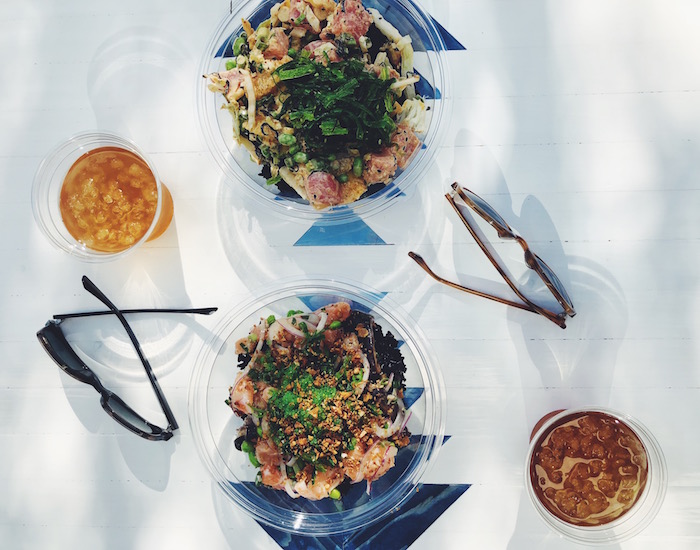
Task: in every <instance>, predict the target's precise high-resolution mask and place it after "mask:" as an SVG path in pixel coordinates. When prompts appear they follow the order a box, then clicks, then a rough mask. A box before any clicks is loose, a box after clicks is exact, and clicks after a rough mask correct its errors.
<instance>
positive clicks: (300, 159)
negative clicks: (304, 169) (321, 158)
mask: <svg viewBox="0 0 700 550" xmlns="http://www.w3.org/2000/svg"><path fill="white" fill-rule="evenodd" d="M308 160H309V155H307V154H306V153H304V151H299V152H298V153H295V154H294V162H296V163H297V164H304V163H305V162H306V161H308Z"/></svg>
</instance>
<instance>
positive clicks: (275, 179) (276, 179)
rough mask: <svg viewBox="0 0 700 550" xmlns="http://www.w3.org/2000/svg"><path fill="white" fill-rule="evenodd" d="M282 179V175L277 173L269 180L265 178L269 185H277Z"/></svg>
mask: <svg viewBox="0 0 700 550" xmlns="http://www.w3.org/2000/svg"><path fill="white" fill-rule="evenodd" d="M281 181H282V176H280V175H277V176H272V177H271V178H268V179H267V180H265V183H266V184H267V185H277V184H278V183H279V182H281Z"/></svg>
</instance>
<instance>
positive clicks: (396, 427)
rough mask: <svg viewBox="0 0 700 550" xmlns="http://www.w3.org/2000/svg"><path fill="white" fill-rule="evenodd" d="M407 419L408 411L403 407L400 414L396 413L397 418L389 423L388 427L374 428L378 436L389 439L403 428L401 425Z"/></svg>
mask: <svg viewBox="0 0 700 550" xmlns="http://www.w3.org/2000/svg"><path fill="white" fill-rule="evenodd" d="M405 420H406V411H405V410H403V409H402V410H400V411H399V412H398V414H397V415H396V418H395V419H394V421H393V422H392V423H391V424H390V425H389V427H388V428H377V429H376V430H374V433H375V434H376V435H377V436H378V437H381V438H382V439H387V438H389V437H391V436H392V435H394V434H395V433H397V432H399V431H400V430H401V426H403V425H404V421H405Z"/></svg>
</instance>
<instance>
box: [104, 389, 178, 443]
mask: <svg viewBox="0 0 700 550" xmlns="http://www.w3.org/2000/svg"><path fill="white" fill-rule="evenodd" d="M101 403H102V408H103V409H104V410H105V411H106V412H107V414H109V415H110V416H111V417H112V418H114V419H115V420H116V421H117V422H119V423H120V424H121V425H122V426H124V427H125V428H126V429H128V430H131V431H132V432H135V433H137V434H139V435H142V436H144V437H146V438H149V439H170V437H171V436H172V433H170V432H164V431H163V430H162V429H161V428H159V427H158V426H155V425H153V424H151V423H150V422H148V421H147V420H144V419H143V418H142V417H141V416H140V415H139V414H138V413H137V412H136V411H134V409H132V408H131V407H129V405H127V404H126V403H125V402H124V401H123V400H122V399H121V398H120V397H119V396H118V395H116V394H114V393H112V392H109V391H107V392H105V393H104V394H103V395H102V399H101Z"/></svg>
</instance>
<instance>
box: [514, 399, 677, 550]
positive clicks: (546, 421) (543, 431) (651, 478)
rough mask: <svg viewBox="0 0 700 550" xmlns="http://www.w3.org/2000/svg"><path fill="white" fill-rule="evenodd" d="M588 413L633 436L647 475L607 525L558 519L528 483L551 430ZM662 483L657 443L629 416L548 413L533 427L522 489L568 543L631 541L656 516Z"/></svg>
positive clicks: (662, 463) (600, 409)
mask: <svg viewBox="0 0 700 550" xmlns="http://www.w3.org/2000/svg"><path fill="white" fill-rule="evenodd" d="M590 412H593V413H602V414H604V415H607V416H609V417H612V418H613V419H615V420H616V421H619V422H620V423H621V424H622V425H626V426H627V428H629V429H630V430H631V431H632V432H633V433H634V434H635V435H636V436H637V438H638V439H639V441H640V442H641V443H642V446H643V447H644V451H645V452H646V457H647V468H648V471H647V479H646V485H645V486H644V488H643V490H642V491H641V492H640V494H639V496H638V498H637V500H636V502H634V504H633V505H632V506H631V508H629V510H627V511H626V512H624V513H623V514H622V515H620V517H618V518H617V519H615V520H613V521H610V522H609V523H603V524H601V525H590V526H582V525H576V524H574V523H570V522H567V521H564V520H563V519H560V518H559V517H557V516H556V515H554V513H552V511H550V510H549V509H548V508H547V507H546V506H545V505H544V504H543V503H542V501H541V500H540V498H539V497H538V495H537V491H536V490H535V488H534V485H533V484H534V483H536V480H533V479H532V478H533V476H531V474H530V470H531V465H532V460H533V457H534V452H535V449H536V448H537V447H538V446H539V445H540V444H541V443H542V442H543V441H544V440H545V438H546V437H547V435H548V434H549V433H550V432H551V431H552V430H553V429H554V428H556V427H557V426H558V425H561V424H562V423H565V422H567V421H569V420H570V419H572V418H574V417H576V416H577V415H581V414H582V413H590ZM666 483H667V472H666V461H665V459H664V455H663V452H662V451H661V447H660V446H659V443H658V442H657V441H656V439H655V438H654V436H653V435H652V434H651V432H649V430H647V429H646V428H645V427H644V426H643V425H642V424H641V423H640V422H639V421H637V420H635V419H634V418H632V417H630V416H629V415H626V414H622V413H620V412H616V411H613V410H610V409H607V408H603V407H585V408H580V409H570V410H566V411H557V412H556V413H550V415H547V416H545V417H544V418H543V419H542V420H541V421H540V422H539V423H538V426H536V427H535V430H534V433H533V436H532V439H531V441H530V448H529V450H528V453H527V460H526V464H525V485H526V487H527V491H528V494H529V495H530V500H531V501H532V504H533V506H534V507H535V509H536V510H537V512H538V513H539V515H540V517H542V519H543V520H544V521H545V523H546V524H547V525H548V526H549V527H550V528H551V529H552V530H554V531H555V532H557V533H559V534H560V535H562V536H563V537H565V538H567V539H569V540H572V541H574V542H578V543H581V544H587V545H602V544H614V543H618V542H621V541H623V540H627V539H629V538H631V537H633V536H634V535H636V534H637V533H639V532H640V531H642V530H643V529H644V528H645V527H647V525H649V523H650V522H651V521H652V520H653V519H654V517H655V516H656V514H657V513H658V511H659V508H660V507H661V504H662V503H663V500H664V496H665V494H666Z"/></svg>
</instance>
